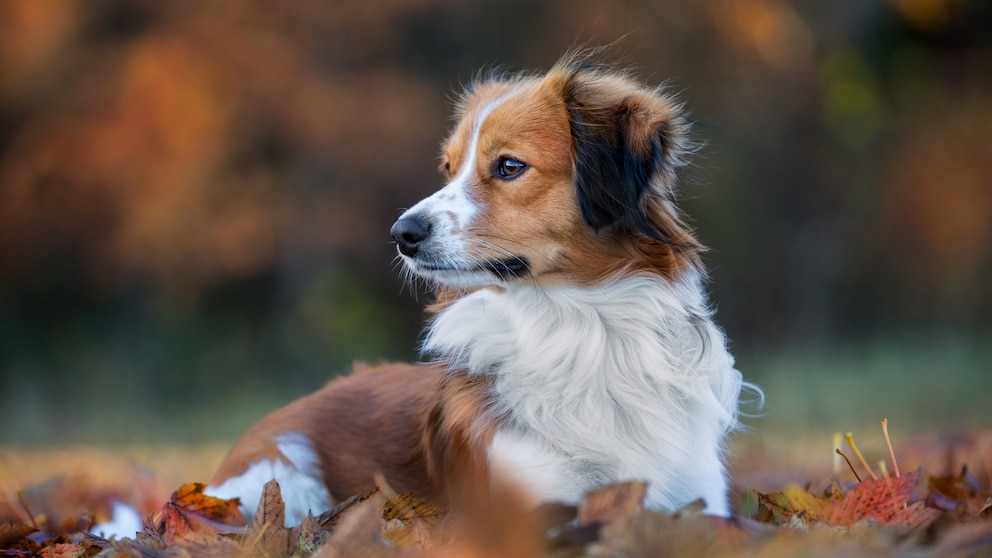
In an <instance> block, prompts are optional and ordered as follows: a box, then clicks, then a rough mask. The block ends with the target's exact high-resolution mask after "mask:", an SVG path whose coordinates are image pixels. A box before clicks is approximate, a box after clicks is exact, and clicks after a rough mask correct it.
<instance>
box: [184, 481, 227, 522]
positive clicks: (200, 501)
mask: <svg viewBox="0 0 992 558" xmlns="http://www.w3.org/2000/svg"><path fill="white" fill-rule="evenodd" d="M206 487H207V485H205V484H204V483H202V482H191V483H187V484H184V485H182V486H180V487H179V488H178V489H177V490H176V491H175V492H173V493H172V497H171V498H170V501H171V502H172V503H173V504H175V505H177V506H179V507H181V508H183V509H185V510H188V511H191V512H193V513H195V514H197V515H199V516H202V517H206V518H208V519H210V520H212V521H219V522H221V523H226V524H228V525H240V526H243V525H245V518H244V516H242V515H241V512H240V511H238V505H239V504H240V501H239V500H238V499H237V498H231V499H230V500H224V499H222V498H217V497H215V496H207V495H206V494H204V493H203V490H204V489H205V488H206Z"/></svg>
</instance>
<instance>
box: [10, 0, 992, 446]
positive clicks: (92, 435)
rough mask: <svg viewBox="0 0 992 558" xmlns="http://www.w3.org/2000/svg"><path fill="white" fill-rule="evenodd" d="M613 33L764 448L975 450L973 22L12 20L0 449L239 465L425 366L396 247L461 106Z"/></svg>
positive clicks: (983, 79) (979, 419)
mask: <svg viewBox="0 0 992 558" xmlns="http://www.w3.org/2000/svg"><path fill="white" fill-rule="evenodd" d="M621 37H624V38H623V40H622V41H620V42H619V44H618V46H617V47H616V48H615V49H614V54H615V55H616V57H617V58H620V59H621V60H623V61H624V62H625V63H626V64H628V65H629V66H630V67H632V68H633V69H634V70H635V72H636V73H637V74H638V75H639V76H641V77H642V78H644V79H645V80H647V81H650V82H653V83H660V82H667V83H669V84H670V86H671V87H672V88H673V90H675V91H677V92H679V93H680V94H681V95H682V96H683V97H684V98H685V99H686V101H687V102H688V107H689V109H690V111H691V112H692V114H693V116H694V117H695V118H696V119H697V120H698V122H699V127H698V130H697V131H698V134H699V136H700V137H701V138H702V139H704V140H705V141H706V143H707V148H706V149H705V150H704V151H705V152H704V154H703V155H702V156H701V157H699V158H698V159H697V160H696V166H695V167H694V168H693V169H692V175H693V181H692V183H691V184H687V185H686V187H685V190H684V201H683V206H684V208H685V210H686V211H687V213H688V214H689V215H690V217H691V219H692V220H693V222H694V224H695V225H696V226H697V227H698V229H699V234H700V237H701V238H702V240H703V241H704V243H706V244H707V245H709V246H710V247H712V251H711V252H709V253H708V254H707V256H706V260H707V263H708V264H709V265H710V267H711V269H712V277H713V279H714V282H713V284H712V295H713V302H714V304H715V305H716V306H717V308H718V314H717V316H718V320H719V322H720V323H721V324H722V325H723V326H724V327H725V328H726V330H727V332H728V335H729V338H730V339H731V340H732V343H733V345H732V348H733V351H734V352H735V354H736V355H737V356H738V360H739V367H740V368H741V370H742V371H743V372H744V374H745V376H747V377H748V378H749V379H751V380H753V381H755V382H757V383H759V384H761V385H763V386H764V387H765V388H766V391H767V395H768V403H767V405H766V407H765V410H764V416H763V417H761V418H758V419H753V420H750V421H749V423H750V424H751V425H752V426H754V427H755V429H756V434H752V435H751V436H754V437H755V439H759V440H760V439H761V437H762V436H767V435H770V434H768V433H776V432H778V433H784V434H785V435H786V436H792V437H793V439H797V440H798V439H802V438H803V437H806V436H817V437H819V436H821V433H822V431H832V430H842V431H846V430H852V429H858V428H862V429H871V430H872V432H874V430H875V429H876V428H877V426H876V425H877V420H880V419H881V418H883V417H888V418H889V420H890V423H891V426H892V428H893V429H894V430H896V431H897V432H900V431H901V432H904V433H905V432H908V431H917V432H918V431H940V430H943V429H962V428H972V427H976V426H989V425H992V401H990V399H989V395H990V394H992V319H990V316H992V288H990V285H992V3H990V2H987V1H984V0H891V1H865V0H837V1H831V2H822V1H817V0H807V1H794V2H793V1H788V0H701V1H696V0H666V1H661V0H654V1H649V0H644V1H641V0H624V1H618V2H608V3H607V2H596V1H593V0H549V1H542V2H532V1H525V0H507V1H500V2H496V1H481V2H461V1H457V0H377V1H350V0H342V1H326V2H267V1H262V0H219V1H214V2H199V1H194V0H178V1H170V2H159V1H156V0H85V1H83V0H79V1H73V0H10V1H4V2H0V424H2V425H3V428H0V445H3V446H8V447H25V448H27V447H37V446H45V445H55V444H65V443H86V444H107V445H113V444H120V443H134V442H142V441H151V442H155V441H160V442H163V443H190V442H199V441H205V440H221V441H229V440H233V439H234V438H235V437H236V436H238V435H239V434H240V433H241V432H242V431H243V430H244V429H246V428H247V427H248V426H249V425H250V424H251V423H252V422H253V421H255V420H257V419H258V418H260V417H261V416H262V415H264V414H265V413H266V412H268V411H270V410H272V409H274V408H276V407H277V406H279V405H281V404H283V403H285V402H287V401H288V400H290V399H291V398H293V397H296V396H299V395H301V394H303V393H306V392H308V391H311V390H313V389H316V388H318V387H319V386H321V385H322V384H323V383H324V382H325V381H327V380H328V379H329V378H330V377H332V376H333V375H335V374H339V373H342V372H345V371H347V370H348V369H349V367H350V365H351V363H352V362H353V361H356V360H361V361H367V362H373V363H374V362H378V361H381V360H394V359H399V360H416V359H417V358H418V353H417V350H416V347H417V344H418V340H419V335H420V328H421V326H422V323H423V314H422V307H423V304H424V301H425V299H428V298H429V296H426V295H425V294H424V293H417V292H411V288H409V287H405V286H404V285H403V283H402V281H401V279H400V274H399V272H398V269H397V266H396V263H395V261H394V254H395V250H394V246H393V245H392V243H391V241H390V239H389V235H388V230H389V226H390V224H391V223H392V222H393V220H394V219H395V218H396V217H397V215H398V214H399V211H400V209H401V208H404V207H407V206H409V205H411V204H413V203H414V202H415V201H417V200H418V199H420V198H421V197H423V196H424V195H425V194H427V193H429V192H430V191H432V190H433V189H435V188H437V187H438V186H439V185H440V184H441V179H440V176H439V175H438V173H437V170H436V168H437V146H438V143H439V141H440V140H441V138H442V137H443V135H444V134H445V132H446V131H447V129H448V127H449V125H450V117H449V111H450V108H451V99H452V97H453V95H454V94H455V92H457V91H458V90H459V89H460V88H461V86H462V85H464V84H465V83H466V82H468V81H470V80H471V79H472V77H473V75H475V73H476V72H477V71H478V70H479V69H480V68H487V67H493V66H500V67H503V68H505V69H508V70H540V69H546V68H548V67H549V66H550V65H551V64H553V63H554V61H555V60H556V59H557V58H558V57H559V56H560V55H561V54H562V53H563V52H564V51H566V50H567V49H569V48H570V47H573V46H576V45H602V44H607V43H612V42H614V41H616V40H617V39H620V38H621ZM897 435H898V434H897ZM828 437H829V436H828ZM828 443H829V441H828V440H827V439H824V444H828Z"/></svg>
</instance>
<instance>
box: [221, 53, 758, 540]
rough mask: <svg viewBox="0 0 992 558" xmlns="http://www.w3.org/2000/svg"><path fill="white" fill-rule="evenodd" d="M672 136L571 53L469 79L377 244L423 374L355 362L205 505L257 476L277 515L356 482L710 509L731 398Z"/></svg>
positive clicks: (298, 408) (248, 453)
mask: <svg viewBox="0 0 992 558" xmlns="http://www.w3.org/2000/svg"><path fill="white" fill-rule="evenodd" d="M688 133H689V122H688V120H687V119H686V116H685V115H684V114H683V111H682V106H681V105H680V104H679V103H678V102H677V101H676V100H675V99H673V98H672V97H671V96H670V95H668V94H667V93H665V92H664V91H662V90H661V89H658V88H652V87H646V86H644V85H642V84H640V83H638V82H636V81H634V80H633V79H632V78H631V77H630V76H628V75H627V74H626V73H624V72H620V71H617V70H615V69H612V68H611V67H609V66H606V65H601V64H599V63H597V62H595V61H594V60H593V59H592V58H591V57H587V56H583V55H571V56H568V57H566V58H565V59H564V60H562V61H560V62H559V63H558V64H557V65H556V66H555V67H554V68H552V69H551V71H549V72H547V73H546V74H544V75H509V76H508V75H492V76H488V77H485V78H482V79H479V80H477V81H476V82H475V83H473V84H472V85H471V86H469V87H468V89H467V91H465V93H464V95H463V96H462V98H461V100H460V101H459V103H458V106H457V125H456V126H455V127H454V130H453V131H452V133H451V135H450V137H448V139H447V141H446V142H445V143H444V146H443V149H442V161H443V163H442V169H443V173H444V177H445V181H446V184H445V186H444V187H443V188H441V189H440V190H438V191H437V192H436V193H434V194H433V195H431V196H430V197H428V198H426V199H424V200H422V201H420V202H419V203H417V204H416V205H414V206H413V207H411V208H410V209H409V210H407V211H406V212H405V213H403V215H402V216H401V217H400V218H399V220H398V221H396V223H395V224H394V225H393V228H392V231H391V232H392V236H393V238H394V239H395V241H396V245H397V247H398V249H399V254H400V257H401V258H402V260H403V263H404V264H405V266H406V269H407V270H409V272H411V273H412V274H413V275H414V276H416V277H419V278H422V279H424V280H426V281H428V282H429V283H431V284H432V285H433V286H435V287H436V288H437V303H436V305H435V306H434V307H433V308H432V311H433V317H432V319H431V321H430V323H429V326H428V329H427V335H426V340H425V343H424V350H425V352H426V353H427V354H430V355H432V357H433V360H432V362H431V363H429V364H416V365H408V364H390V365H385V366H380V367H376V368H368V369H359V370H356V371H355V373H353V374H352V375H351V376H348V377H344V378H340V379H336V380H334V381H332V382H330V383H328V384H327V385H326V386H325V387H324V388H323V389H321V390H320V391H318V392H316V393H314V394H311V395H309V396H307V397H304V398H302V399H299V400H297V401H295V402H293V403H291V404H289V405H288V406H286V407H285V408H283V409H280V410H278V411H276V412H274V413H272V414H271V415H269V416H267V417H265V418H264V419H263V420H262V421H261V422H259V423H258V424H256V425H255V426H254V427H253V428H252V429H251V430H249V431H248V433H247V434H245V436H244V437H243V438H242V439H241V440H240V441H239V442H238V443H237V445H236V446H235V447H234V448H233V449H232V450H231V452H230V454H229V455H228V456H227V458H226V459H225V460H224V462H223V464H222V465H221V466H220V468H219V470H218V471H217V474H216V475H215V476H214V478H213V480H212V482H211V486H210V488H209V490H208V493H210V494H213V495H216V496H221V497H225V498H230V497H240V498H241V502H242V503H243V504H244V506H245V508H244V509H245V511H246V512H251V511H252V510H254V506H255V503H256V502H257V501H258V497H259V495H260V494H261V488H262V485H263V484H264V483H265V482H266V481H268V480H269V479H273V478H274V479H276V480H278V481H279V483H280V485H281V488H282V493H283V496H284V498H285V500H286V502H287V513H286V521H287V523H293V522H296V521H298V520H299V519H300V518H301V517H302V516H303V515H305V514H306V512H307V510H313V511H314V513H318V512H320V511H322V510H324V509H326V508H328V507H329V506H330V505H331V504H332V503H333V502H334V501H337V500H339V499H343V498H346V497H348V496H350V495H352V494H355V493H358V492H361V491H365V490H367V489H369V488H371V487H372V486H373V475H375V474H381V475H383V477H384V478H385V479H386V481H387V482H388V483H389V485H391V486H392V487H393V488H394V489H395V490H397V491H398V492H412V493H413V494H414V495H416V496H419V497H423V498H427V499H431V500H434V501H437V502H440V503H443V502H445V501H450V499H451V498H457V497H458V493H459V491H462V490H465V489H466V483H476V484H478V483H480V482H481V483H489V482H493V481H497V482H509V483H513V484H515V485H516V486H519V487H522V488H523V489H524V490H526V491H528V493H529V494H530V495H531V496H532V497H533V499H534V501H535V502H538V501H548V500H558V501H565V502H575V501H576V500H577V499H578V498H579V497H580V496H581V495H582V494H583V493H584V492H586V491H588V490H590V489H593V488H596V487H598V486H601V485H604V484H606V483H611V482H616V481H624V480H645V481H647V482H648V493H647V505H648V506H650V507H653V508H662V509H668V510H674V509H677V508H679V507H680V506H682V505H683V504H685V503H687V502H689V501H692V500H694V499H696V498H700V497H702V498H704V499H705V500H706V504H707V507H706V510H707V512H709V513H712V514H717V515H726V514H728V502H727V479H726V472H725V465H724V458H723V452H724V439H725V436H726V435H727V433H728V432H730V431H731V430H733V429H734V428H735V427H736V426H737V424H738V423H737V417H738V399H739V396H740V392H741V389H742V388H750V387H751V386H750V385H749V384H746V383H744V382H742V379H741V375H740V373H739V372H738V371H737V370H736V369H734V360H733V357H731V355H730V353H729V352H728V351H727V348H726V340H725V338H724V335H723V333H722V331H721V330H720V329H719V328H718V327H717V326H716V325H715V324H714V323H713V320H712V318H711V311H710V309H709V307H708V305H707V299H706V293H705V289H704V282H705V277H706V275H705V271H704V269H703V266H702V264H701V262H700V258H699V252H700V251H701V249H702V247H701V246H700V244H699V242H697V240H696V239H695V238H694V236H693V234H692V232H691V231H690V230H689V229H688V228H687V226H686V225H685V223H684V222H683V220H682V219H681V218H680V215H679V211H678V210H677V208H676V206H675V203H674V197H675V196H674V191H675V186H676V180H677V178H678V176H679V174H680V169H682V168H683V166H684V165H685V164H686V162H687V156H688V155H690V152H691V151H692V143H691V141H690V139H689V137H688ZM758 393H759V394H760V392H758ZM475 488H476V489H477V488H478V487H477V486H476V487H475Z"/></svg>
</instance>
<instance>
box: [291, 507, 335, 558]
mask: <svg viewBox="0 0 992 558" xmlns="http://www.w3.org/2000/svg"><path fill="white" fill-rule="evenodd" d="M293 533H295V536H294V534H293ZM330 537H331V533H330V531H329V530H328V529H327V528H325V527H324V526H323V525H322V524H321V523H320V521H319V520H318V519H316V518H315V517H314V516H313V514H311V513H310V512H307V516H306V517H304V518H303V521H301V522H300V525H299V526H298V527H294V528H293V529H291V530H290V538H291V540H294V541H297V544H298V545H299V550H300V552H302V553H303V554H313V553H314V552H316V551H317V549H318V548H320V547H321V546H323V545H324V543H326V542H327V540H328V539H329V538H330Z"/></svg>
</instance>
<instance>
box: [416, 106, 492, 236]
mask: <svg viewBox="0 0 992 558" xmlns="http://www.w3.org/2000/svg"><path fill="white" fill-rule="evenodd" d="M511 95H512V93H508V94H506V95H503V96H502V97H498V98H496V99H493V100H491V101H489V102H488V103H486V104H484V105H483V106H482V108H481V109H479V111H478V112H477V113H476V115H475V118H474V120H473V122H472V128H471V129H470V130H469V142H468V148H467V149H466V150H465V156H464V157H462V164H461V166H460V167H459V168H458V172H457V173H455V176H454V177H453V178H452V179H451V181H450V182H448V184H447V185H445V186H444V187H443V188H441V189H440V190H438V191H437V192H434V194H432V195H431V196H428V197H426V198H424V199H423V200H421V201H420V202H419V203H417V204H416V205H414V206H413V207H411V208H410V209H408V210H406V212H405V213H404V214H403V217H406V216H407V215H416V214H418V213H420V214H424V215H425V216H447V218H445V219H438V220H435V224H436V225H438V226H439V227H441V228H442V230H444V231H446V232H455V231H457V230H459V229H461V228H463V227H465V226H466V225H468V223H469V222H470V221H471V220H472V217H474V216H475V213H476V209H477V207H476V204H475V202H473V201H472V198H471V196H470V195H469V192H468V187H469V185H470V184H471V182H472V175H473V174H474V173H475V169H476V166H477V165H478V148H479V132H480V131H481V130H482V125H483V124H484V123H485V122H486V118H488V117H489V113H491V112H492V111H493V109H495V108H496V107H498V106H499V105H500V104H502V103H503V101H505V100H506V99H507V98H508V97H510V96H511ZM449 226H450V227H451V229H448V227H449Z"/></svg>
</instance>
